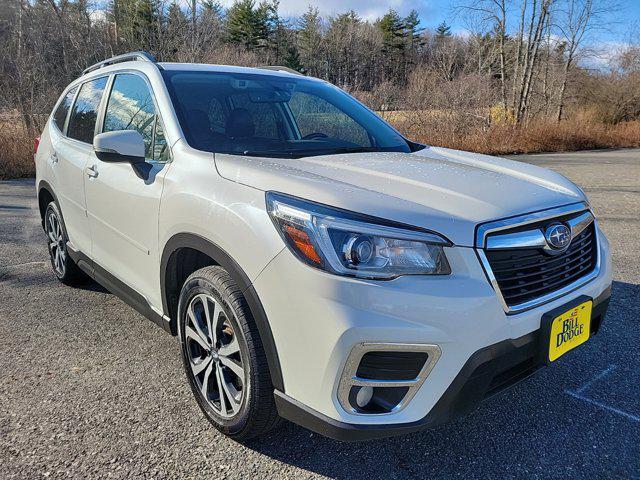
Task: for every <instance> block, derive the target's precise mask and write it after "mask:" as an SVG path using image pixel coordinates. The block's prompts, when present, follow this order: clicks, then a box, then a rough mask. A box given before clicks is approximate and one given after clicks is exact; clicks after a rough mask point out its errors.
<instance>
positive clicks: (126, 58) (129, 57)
mask: <svg viewBox="0 0 640 480" xmlns="http://www.w3.org/2000/svg"><path fill="white" fill-rule="evenodd" d="M136 60H138V61H142V62H151V63H156V62H157V60H156V58H155V57H154V56H153V55H151V54H150V53H147V52H143V51H136V52H129V53H123V54H122V55H116V56H115V57H111V58H107V59H106V60H102V61H101V62H98V63H96V64H94V65H91V66H90V67H87V68H85V69H84V70H83V71H82V74H83V75H85V74H87V73H89V72H93V71H94V70H98V69H99V68H102V67H106V66H107V65H114V64H116V63H122V62H133V61H136Z"/></svg>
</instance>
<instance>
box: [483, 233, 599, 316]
mask: <svg viewBox="0 0 640 480" xmlns="http://www.w3.org/2000/svg"><path fill="white" fill-rule="evenodd" d="M485 254H486V256H487V260H488V261H489V265H490V266H491V270H492V271H493V275H494V276H495V279H496V281H497V283H498V286H499V287H500V292H501V294H502V297H503V299H504V301H505V303H506V304H507V305H508V306H509V307H513V306H516V305H519V304H522V303H525V302H529V301H531V300H535V299H536V298H540V297H543V296H545V295H547V294H550V293H553V292H554V291H556V290H559V289H561V288H563V287H566V286H567V285H570V284H571V283H573V282H575V281H576V280H578V279H580V278H581V277H583V276H585V275H587V274H589V273H590V272H592V271H593V270H594V269H595V266H596V260H597V245H596V234H595V224H594V223H593V222H592V223H591V224H590V225H589V226H588V227H587V228H585V229H584V230H583V231H582V232H581V233H580V234H579V235H578V236H577V237H575V238H574V239H573V240H572V242H571V244H570V245H569V247H568V248H567V250H566V251H564V252H563V253H561V254H559V255H556V256H551V255H549V254H547V253H545V252H543V251H542V250H541V249H537V248H527V249H522V250H520V249H505V250H486V252H485Z"/></svg>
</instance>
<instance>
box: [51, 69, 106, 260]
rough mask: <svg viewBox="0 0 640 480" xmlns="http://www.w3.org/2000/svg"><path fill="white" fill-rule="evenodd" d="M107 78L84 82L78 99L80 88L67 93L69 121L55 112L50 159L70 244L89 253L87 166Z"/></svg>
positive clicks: (64, 114)
mask: <svg viewBox="0 0 640 480" xmlns="http://www.w3.org/2000/svg"><path fill="white" fill-rule="evenodd" d="M107 79H108V77H100V78H96V79H93V80H89V81H87V82H85V83H83V84H82V85H81V86H80V89H79V91H78V92H77V95H75V100H74V94H75V92H76V91H77V87H76V88H74V89H72V90H71V91H70V92H69V93H68V94H67V96H65V98H64V99H63V103H61V106H62V105H63V104H64V103H65V102H68V103H69V104H71V102H72V101H73V106H72V107H71V111H70V114H69V115H68V119H67V120H66V121H65V120H64V118H66V113H65V112H64V111H63V109H62V110H61V109H60V108H59V109H57V110H56V113H55V114H54V119H53V121H54V125H55V127H56V128H55V129H52V135H51V140H52V147H53V152H52V155H51V156H50V158H49V159H48V162H49V164H50V165H51V172H52V176H53V180H54V183H55V185H54V189H55V192H56V196H57V197H58V202H59V203H60V209H61V210H62V216H63V217H64V223H65V226H66V229H67V235H68V236H69V241H70V243H71V246H72V248H74V249H75V250H80V251H82V252H84V253H85V254H87V255H89V253H90V251H91V234H90V229H89V221H88V218H87V211H86V210H87V208H86V207H87V205H86V197H85V189H84V178H85V167H86V164H87V161H88V160H89V154H90V153H91V152H93V147H92V143H93V136H94V133H95V127H96V119H97V118H98V111H99V108H100V102H101V100H102V95H103V93H104V89H105V87H106V85H107ZM56 117H57V118H56ZM61 127H62V128H61Z"/></svg>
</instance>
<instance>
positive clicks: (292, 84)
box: [162, 69, 412, 158]
mask: <svg viewBox="0 0 640 480" xmlns="http://www.w3.org/2000/svg"><path fill="white" fill-rule="evenodd" d="M162 75H163V77H164V79H165V83H166V85H167V89H168V90H169V94H170V95H171V98H172V101H173V104H174V107H175V109H176V112H177V114H178V119H179V120H180V124H181V127H182V131H183V132H184V133H185V137H186V139H187V142H189V144H190V145H191V146H192V147H194V148H197V149H199V150H206V151H210V152H221V153H235V154H241V155H255V156H273V157H282V158H289V157H305V156H311V155H328V154H335V153H355V152H371V151H380V152H409V151H411V148H412V147H411V146H410V144H409V143H408V142H407V141H406V140H405V139H404V138H403V137H402V136H401V135H400V134H399V133H398V132H396V131H395V130H394V129H393V128H391V127H390V126H389V125H388V124H387V123H385V122H384V121H383V120H382V119H381V118H380V117H378V116H376V115H375V114H374V113H373V112H371V111H370V110H369V109H367V108H366V107H364V106H363V105H362V104H360V103H359V102H358V101H357V100H355V99H354V98H353V97H351V96H349V95H348V94H346V93H345V92H343V91H342V90H340V89H338V88H336V87H334V86H332V85H329V84H327V83H324V82H320V81H317V80H311V79H308V78H305V77H302V76H279V75H263V74H254V73H236V72H233V73H231V72H199V71H180V70H170V69H167V70H163V71H162Z"/></svg>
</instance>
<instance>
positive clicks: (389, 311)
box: [253, 235, 611, 440]
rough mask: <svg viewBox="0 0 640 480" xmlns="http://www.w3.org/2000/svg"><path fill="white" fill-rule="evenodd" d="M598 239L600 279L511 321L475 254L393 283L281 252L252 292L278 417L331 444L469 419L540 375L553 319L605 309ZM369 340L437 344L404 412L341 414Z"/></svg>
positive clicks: (459, 252) (606, 279)
mask: <svg viewBox="0 0 640 480" xmlns="http://www.w3.org/2000/svg"><path fill="white" fill-rule="evenodd" d="M600 239H601V242H600V245H599V248H600V255H601V257H600V258H601V259H603V261H602V264H601V268H600V272H599V274H598V276H597V277H596V278H595V279H593V280H592V281H591V282H589V283H588V284H586V285H584V286H582V287H581V288H580V289H578V290H576V291H574V292H572V293H571V294H568V295H566V296H564V297H562V298H559V299H556V300H555V301H553V302H549V303H547V304H545V305H543V306H540V307H537V308H535V309H531V310H528V311H526V312H522V313H519V314H516V315H506V314H505V312H504V310H503V308H502V305H501V304H500V302H499V300H498V299H497V297H496V294H495V292H494V290H493V288H492V287H491V285H490V284H489V282H488V281H487V279H486V276H485V274H484V271H483V269H482V267H481V265H480V263H479V261H478V259H477V256H476V254H475V251H474V250H473V249H471V248H463V247H454V248H450V249H447V251H446V253H447V257H448V259H449V262H450V264H451V268H452V271H453V272H454V273H453V274H452V275H450V276H448V277H426V276H425V277H419V276H415V277H410V276H407V277H400V278H398V279H396V280H393V281H387V282H381V281H368V280H356V279H350V278H344V277H338V276H335V275H330V274H326V273H324V272H321V271H318V270H315V269H312V268H310V267H308V266H306V265H304V264H302V263H301V262H300V261H299V260H297V259H296V258H294V257H293V255H292V254H291V253H290V252H289V251H288V250H284V251H282V252H281V253H280V254H279V255H278V256H277V257H276V258H275V259H273V261H272V262H271V263H270V264H269V265H268V266H267V267H266V268H265V270H264V271H263V272H262V273H261V274H260V275H259V276H258V278H257V279H256V281H255V282H254V285H253V286H254V288H255V291H256V293H257V295H258V296H259V298H260V300H261V302H262V304H263V307H264V310H265V313H266V316H267V318H268V319H269V324H270V326H271V330H272V332H273V337H274V340H275V344H276V348H277V351H278V357H279V363H280V365H281V369H282V376H283V379H284V392H276V403H277V405H278V409H279V412H280V414H281V415H282V416H283V417H285V418H288V419H290V420H292V421H294V422H296V423H299V424H302V425H303V426H306V427H308V428H310V429H311V430H314V431H317V432H319V433H322V434H324V435H327V436H329V437H333V438H338V439H341V440H361V439H367V438H373V437H379V436H388V435H394V434H403V433H408V432H412V431H415V430H419V429H422V428H425V427H428V426H431V425H434V424H437V423H440V422H442V421H446V420H447V419H448V418H451V417H452V416H454V415H456V414H459V413H460V412H464V411H466V410H467V409H468V408H469V407H470V406H472V405H475V404H477V403H478V402H479V401H480V400H482V399H483V398H486V397H487V396H490V395H492V394H493V393H496V392H497V391H499V390H501V389H502V388H504V387H505V386H508V385H510V384H512V383H514V382H515V381H517V380H519V379H521V378H524V377H526V376H528V375H529V374H530V373H532V372H533V371H535V370H536V369H537V368H539V366H540V365H539V364H538V360H537V359H536V360H530V359H529V358H530V357H531V355H532V354H533V352H536V354H537V352H539V350H540V349H539V333H538V331H539V330H540V325H541V318H542V316H543V315H544V314H545V313H547V312H549V311H552V310H554V309H555V308H558V307H560V306H562V305H564V304H566V303H567V302H569V301H571V300H573V299H575V298H577V297H579V296H581V295H585V296H588V297H590V298H593V299H594V300H595V299H597V300H595V301H594V304H595V303H596V302H597V303H598V305H606V299H607V298H608V296H609V294H608V292H609V287H610V285H611V264H610V258H609V254H608V243H607V241H606V239H605V238H604V235H600ZM595 308H598V307H595ZM604 308H606V307H604ZM594 311H595V310H594ZM594 315H595V314H594ZM594 318H595V317H594ZM363 342H364V343H366V342H380V343H408V344H432V345H438V346H439V347H440V349H441V351H442V354H441V357H440V358H439V360H438V362H437V364H436V365H435V367H434V368H433V370H432V371H431V372H430V374H429V376H428V378H427V379H426V381H425V382H424V383H423V384H422V386H421V387H420V388H419V390H418V391H417V393H416V394H415V395H414V397H413V398H412V399H411V401H410V402H409V403H408V404H407V405H406V406H405V407H404V408H403V409H402V410H400V411H398V412H392V413H388V414H383V415H363V414H356V413H353V412H348V411H346V410H345V409H344V408H343V407H342V406H341V404H340V402H339V401H338V399H337V392H338V388H339V381H340V377H341V374H342V372H343V369H344V366H345V362H346V360H347V358H348V356H349V353H350V351H351V350H352V348H353V347H354V345H357V344H360V343H363ZM536 358H537V357H536ZM527 362H528V363H527ZM514 369H515V370H514ZM507 377H508V378H507ZM505 378H506V380H505Z"/></svg>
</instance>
